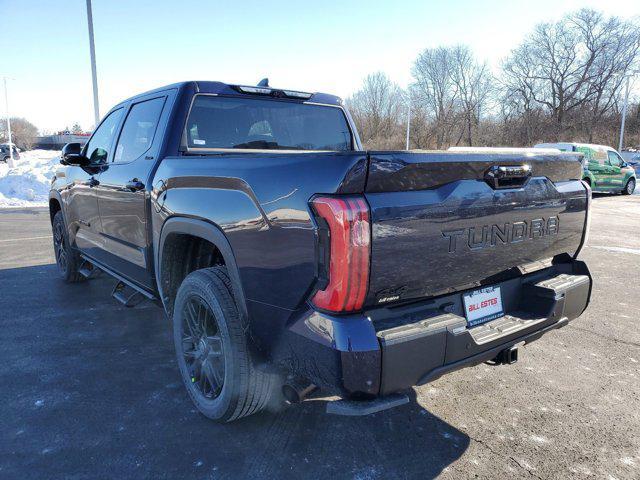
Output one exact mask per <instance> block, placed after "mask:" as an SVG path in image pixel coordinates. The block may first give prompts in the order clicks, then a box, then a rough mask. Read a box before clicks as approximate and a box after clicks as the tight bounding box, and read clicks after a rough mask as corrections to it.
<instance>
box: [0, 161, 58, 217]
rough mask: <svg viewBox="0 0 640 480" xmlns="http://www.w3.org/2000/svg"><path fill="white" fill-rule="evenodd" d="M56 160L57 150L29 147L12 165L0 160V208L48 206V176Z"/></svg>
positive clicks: (55, 164)
mask: <svg viewBox="0 0 640 480" xmlns="http://www.w3.org/2000/svg"><path fill="white" fill-rule="evenodd" d="M59 161H60V151H58V150H31V151H29V152H22V153H21V154H20V159H19V160H14V164H15V167H14V168H9V166H8V165H7V164H6V163H0V208H7V207H40V206H46V205H48V204H49V188H50V185H51V177H53V174H54V173H55V171H56V168H57V167H58V166H59Z"/></svg>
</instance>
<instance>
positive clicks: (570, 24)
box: [346, 9, 640, 149]
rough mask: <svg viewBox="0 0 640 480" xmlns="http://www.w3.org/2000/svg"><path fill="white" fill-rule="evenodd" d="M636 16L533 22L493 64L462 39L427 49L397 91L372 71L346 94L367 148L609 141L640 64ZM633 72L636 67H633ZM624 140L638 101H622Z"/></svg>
mask: <svg viewBox="0 0 640 480" xmlns="http://www.w3.org/2000/svg"><path fill="white" fill-rule="evenodd" d="M639 60H640V26H639V24H638V22H637V20H635V19H634V20H624V19H621V18H618V17H606V16H605V15H603V14H602V13H600V12H597V11H595V10H591V9H582V10H579V11H576V12H573V13H570V14H568V15H566V16H564V17H563V18H561V19H560V20H558V21H557V22H551V23H541V24H539V25H537V26H536V27H535V28H534V29H533V31H532V32H530V33H529V34H528V35H527V36H526V37H525V39H524V40H523V42H522V43H521V44H520V45H518V46H517V47H516V48H514V49H513V50H512V51H511V53H510V54H509V55H508V57H507V58H505V59H504V60H503V61H502V62H501V64H500V66H499V68H498V71H495V72H494V71H492V70H491V68H490V67H489V65H488V63H487V62H486V61H482V60H481V59H478V58H476V56H475V55H474V54H473V52H472V50H471V49H470V48H469V47H468V46H466V45H454V46H441V47H437V48H427V49H426V50H424V51H423V52H422V53H420V54H419V55H418V57H417V58H416V60H415V61H414V63H413V67H412V69H411V75H412V82H411V84H410V85H409V87H408V88H407V89H402V88H400V87H399V86H398V85H397V84H395V83H394V82H392V81H391V80H390V79H389V77H388V76H387V75H386V74H384V73H382V72H376V73H372V74H370V75H368V76H367V77H366V78H365V79H364V82H363V85H362V87H361V88H360V89H359V90H358V91H357V92H355V93H354V94H353V95H352V96H350V97H349V98H348V99H347V100H346V104H347V106H348V108H349V110H350V112H351V115H352V116H353V119H354V121H355V123H356V125H357V127H358V130H359V132H360V137H361V140H362V141H363V143H364V145H365V147H366V148H373V149H402V148H405V132H406V126H407V117H408V113H409V109H410V112H411V115H410V117H411V136H410V148H421V149H430V148H436V149H444V148H448V147H449V146H453V145H468V146H531V145H533V144H535V143H538V142H543V141H546V142H550V141H563V140H564V141H578V142H587V143H602V144H607V145H613V146H616V147H617V145H618V140H617V139H618V135H619V128H620V120H621V110H622V103H623V101H624V95H625V87H626V82H627V78H630V75H632V73H633V72H634V70H637V69H638V65H639V63H640V61H639ZM637 73H640V72H637ZM625 145H627V146H638V145H640V104H639V103H638V101H637V100H634V99H631V100H630V103H629V109H628V116H627V125H626V129H625Z"/></svg>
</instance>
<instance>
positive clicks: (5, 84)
mask: <svg viewBox="0 0 640 480" xmlns="http://www.w3.org/2000/svg"><path fill="white" fill-rule="evenodd" d="M2 79H3V80H4V104H5V106H6V107H7V136H8V138H9V168H13V142H12V138H11V118H9V95H7V77H2Z"/></svg>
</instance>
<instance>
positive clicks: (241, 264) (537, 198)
mask: <svg viewBox="0 0 640 480" xmlns="http://www.w3.org/2000/svg"><path fill="white" fill-rule="evenodd" d="M581 160H582V158H581V154H579V153H559V152H557V151H555V152H549V151H543V150H540V151H539V152H538V151H536V152H531V151H522V152H520V151H517V150H514V151H506V152H504V151H499V150H495V151H494V150H491V149H489V150H480V151H473V150H472V151H465V152H442V151H366V150H363V148H362V145H361V143H360V139H359V138H358V133H357V132H356V129H355V127H354V124H353V121H352V119H351V117H350V116H349V113H348V111H347V110H346V109H345V107H344V105H343V103H342V101H341V100H340V99H339V98H338V97H335V96H332V95H328V94H323V93H306V92H300V91H296V90H287V89H280V88H272V87H270V86H269V85H268V82H267V81H262V82H260V84H258V86H243V85H230V84H225V83H220V82H210V81H205V82H201V81H198V82H195V81H191V82H184V83H179V84H175V85H170V86H167V87H163V88H159V89H157V90H153V91H151V92H148V93H144V94H141V95H138V96H135V97H133V98H131V99H129V100H126V101H124V102H122V103H119V104H118V105H116V106H115V107H113V108H112V109H111V110H110V111H109V113H108V114H107V115H106V116H105V117H104V119H103V120H102V121H101V122H100V124H99V125H98V126H97V127H96V128H95V131H94V133H93V135H92V136H91V138H90V140H89V141H88V142H87V144H86V145H85V146H84V147H81V146H80V144H77V143H71V144H68V145H66V146H65V147H64V149H63V151H62V155H61V162H60V163H61V164H62V165H61V166H60V168H59V169H58V170H57V172H56V173H55V176H54V178H53V181H52V188H51V192H50V196H49V198H50V200H49V206H50V214H51V222H52V229H53V244H54V250H55V258H56V262H57V266H58V269H59V272H60V275H61V277H62V278H63V279H64V280H65V281H67V282H80V281H84V280H87V279H90V278H92V277H95V276H97V275H100V274H102V275H108V276H111V277H113V279H114V282H115V286H114V288H113V292H112V294H113V296H114V298H116V299H117V300H118V301H120V302H122V303H123V304H125V305H127V306H135V305H136V304H137V303H139V302H140V301H152V302H155V303H157V304H158V305H160V306H162V308H164V311H165V312H166V316H167V317H168V319H169V321H170V324H171V327H168V328H172V330H173V339H174V344H175V351H176V356H177V365H178V368H179V371H180V375H181V377H182V380H183V382H184V385H185V387H186V390H187V392H188V394H189V396H190V397H191V399H192V401H193V403H194V404H195V406H196V407H197V408H198V410H199V411H200V412H202V414H204V415H205V416H207V417H209V418H211V419H214V420H216V421H220V422H228V421H232V420H236V419H238V418H241V417H245V416H247V415H251V414H253V413H256V412H259V411H261V410H265V409H268V408H270V407H271V406H277V405H283V404H285V403H287V402H289V403H294V402H298V401H301V400H303V399H304V398H305V397H308V396H309V395H310V394H315V395H322V396H324V397H331V398H336V397H338V399H336V400H334V401H328V403H327V410H328V411H329V412H332V413H336V414H345V415H360V414H367V413H371V412H375V411H379V410H381V409H384V408H389V407H391V406H395V405H398V404H401V403H404V402H406V401H408V400H407V398H408V397H407V395H406V393H405V392H406V391H407V390H409V389H410V388H411V387H413V386H416V385H423V384H425V383H427V382H430V381H432V380H434V379H436V378H438V377H440V376H441V375H443V374H446V373H448V372H451V371H454V370H457V369H460V368H463V367H467V366H472V365H477V364H480V363H484V362H487V363H491V364H496V365H502V364H509V363H513V362H515V361H516V360H517V356H518V351H519V350H518V349H519V347H522V346H523V345H526V344H528V343H530V342H532V341H534V340H536V339H538V338H540V337H541V336H542V335H543V334H545V333H547V332H549V331H551V330H554V329H556V328H559V327H563V326H565V325H567V323H568V322H570V321H572V320H574V319H575V318H577V317H578V316H580V314H581V313H582V312H583V311H584V310H585V308H586V307H587V304H588V303H589V298H590V294H591V286H592V280H591V276H590V274H589V270H588V269H587V266H586V265H585V263H583V262H582V261H580V260H578V258H577V257H578V254H579V253H580V250H581V249H582V247H583V245H584V243H585V241H586V236H587V232H588V228H589V209H590V201H591V191H590V188H589V186H588V185H587V184H585V183H584V182H582V181H581V178H582V163H581ZM316 391H317V392H318V393H314V392H316Z"/></svg>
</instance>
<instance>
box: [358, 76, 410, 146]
mask: <svg viewBox="0 0 640 480" xmlns="http://www.w3.org/2000/svg"><path fill="white" fill-rule="evenodd" d="M404 97H405V94H404V92H403V91H402V89H401V88H400V87H399V86H398V85H396V84H395V83H393V82H392V81H391V80H390V79H389V77H387V76H386V75H385V74H384V73H382V72H376V73H372V74H370V75H367V77H366V78H365V79H364V82H363V85H362V88H361V89H360V90H358V91H357V92H356V93H354V94H353V95H352V96H351V97H349V98H348V99H347V101H346V104H347V106H348V108H349V110H350V112H351V116H352V117H353V119H354V121H355V123H356V126H357V127H358V132H359V133H360V138H361V140H362V142H363V143H364V144H365V145H366V146H367V147H368V148H401V144H402V143H401V142H402V140H401V129H402V126H401V124H402V121H403V120H402V116H403V113H404V110H405V106H404V105H405V100H404Z"/></svg>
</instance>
